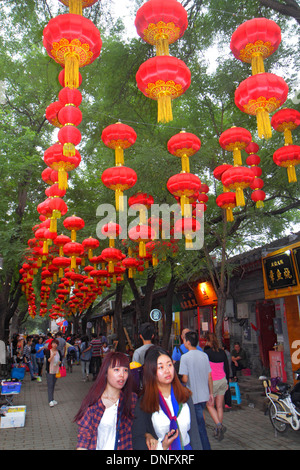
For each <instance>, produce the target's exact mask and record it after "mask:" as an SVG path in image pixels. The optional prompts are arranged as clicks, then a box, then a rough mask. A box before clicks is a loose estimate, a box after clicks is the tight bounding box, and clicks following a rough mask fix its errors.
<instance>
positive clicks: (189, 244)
mask: <svg viewBox="0 0 300 470" xmlns="http://www.w3.org/2000/svg"><path fill="white" fill-rule="evenodd" d="M185 247H186V249H187V250H191V249H192V248H193V239H192V237H191V236H190V235H186V236H185Z"/></svg>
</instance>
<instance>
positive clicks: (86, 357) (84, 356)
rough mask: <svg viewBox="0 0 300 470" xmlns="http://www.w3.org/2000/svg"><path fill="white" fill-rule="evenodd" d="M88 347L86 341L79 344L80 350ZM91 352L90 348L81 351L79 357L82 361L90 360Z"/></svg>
mask: <svg viewBox="0 0 300 470" xmlns="http://www.w3.org/2000/svg"><path fill="white" fill-rule="evenodd" d="M88 347H89V345H88V343H82V345H81V351H84V350H85V349H86V348H88ZM92 352H93V351H92V348H91V349H89V350H88V351H86V352H81V354H80V359H81V360H82V361H90V360H91V358H92Z"/></svg>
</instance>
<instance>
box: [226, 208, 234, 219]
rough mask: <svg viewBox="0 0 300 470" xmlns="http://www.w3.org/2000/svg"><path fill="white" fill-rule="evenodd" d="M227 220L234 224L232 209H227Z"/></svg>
mask: <svg viewBox="0 0 300 470" xmlns="http://www.w3.org/2000/svg"><path fill="white" fill-rule="evenodd" d="M226 220H227V222H233V221H234V218H233V213H232V209H231V207H226Z"/></svg>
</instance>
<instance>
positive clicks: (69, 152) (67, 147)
mask: <svg viewBox="0 0 300 470" xmlns="http://www.w3.org/2000/svg"><path fill="white" fill-rule="evenodd" d="M75 153H76V149H75V145H74V144H72V143H71V142H66V143H65V144H64V146H63V154H64V156H65V157H74V155H75ZM60 189H65V188H60Z"/></svg>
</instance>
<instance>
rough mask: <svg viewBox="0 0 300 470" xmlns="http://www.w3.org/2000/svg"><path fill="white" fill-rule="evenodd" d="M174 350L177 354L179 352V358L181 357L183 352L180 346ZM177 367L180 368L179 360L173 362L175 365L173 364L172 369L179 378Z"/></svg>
mask: <svg viewBox="0 0 300 470" xmlns="http://www.w3.org/2000/svg"><path fill="white" fill-rule="evenodd" d="M175 348H176V349H177V352H180V356H182V354H183V352H182V351H181V347H180V346H175ZM179 366H180V359H179V361H175V363H174V369H175V370H176V372H177V375H178V377H179V378H180V375H179Z"/></svg>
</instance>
